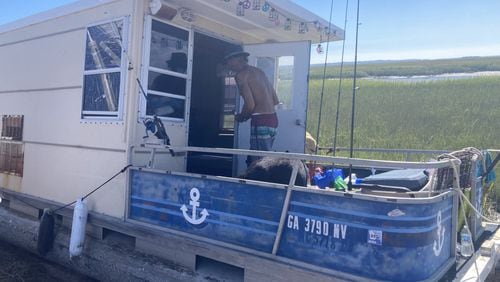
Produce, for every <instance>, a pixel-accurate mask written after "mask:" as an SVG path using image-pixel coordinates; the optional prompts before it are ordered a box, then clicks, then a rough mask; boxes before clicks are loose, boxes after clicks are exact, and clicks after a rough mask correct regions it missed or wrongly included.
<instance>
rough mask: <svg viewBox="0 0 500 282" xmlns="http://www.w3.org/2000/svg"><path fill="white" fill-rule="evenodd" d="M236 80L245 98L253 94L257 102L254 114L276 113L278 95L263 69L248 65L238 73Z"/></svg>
mask: <svg viewBox="0 0 500 282" xmlns="http://www.w3.org/2000/svg"><path fill="white" fill-rule="evenodd" d="M236 82H237V83H238V87H239V88H240V93H241V95H242V96H243V99H244V100H246V99H245V97H246V96H252V98H253V100H254V103H255V106H254V108H253V110H252V114H264V113H266V114H268V113H274V111H275V110H274V106H275V105H277V104H278V97H277V96H276V92H275V91H274V89H273V87H272V85H271V83H270V82H269V80H268V79H267V77H266V75H265V74H264V72H263V71H262V70H260V69H258V68H256V67H253V66H249V65H247V66H246V68H244V69H243V70H242V71H240V72H239V73H238V74H237V75H236Z"/></svg>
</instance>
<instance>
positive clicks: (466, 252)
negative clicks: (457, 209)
mask: <svg viewBox="0 0 500 282" xmlns="http://www.w3.org/2000/svg"><path fill="white" fill-rule="evenodd" d="M460 242H461V245H460V253H461V254H462V256H464V257H470V256H472V254H473V253H474V249H473V246H472V237H471V234H470V231H469V228H467V225H464V227H463V228H462V231H461V232H460Z"/></svg>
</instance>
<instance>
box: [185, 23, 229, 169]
mask: <svg viewBox="0 0 500 282" xmlns="http://www.w3.org/2000/svg"><path fill="white" fill-rule="evenodd" d="M193 45H194V48H193V71H192V82H191V105H190V109H189V135H188V145H189V146H194V147H209V148H233V147H234V143H235V141H234V136H235V134H234V112H235V110H236V101H237V99H236V98H237V96H238V92H237V87H236V84H235V83H234V79H233V78H231V77H228V76H226V72H225V71H224V70H223V58H224V54H225V53H226V50H228V49H229V48H231V47H232V46H233V44H231V43H228V42H226V41H223V40H220V39H217V38H214V37H211V36H208V35H206V34H203V33H200V32H195V33H194V44H193ZM187 171H188V172H193V173H201V174H208V175H222V176H232V175H233V156H232V155H224V154H211V153H198V152H190V153H189V154H188V156H187Z"/></svg>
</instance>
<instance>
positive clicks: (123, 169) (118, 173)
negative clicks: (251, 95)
mask: <svg viewBox="0 0 500 282" xmlns="http://www.w3.org/2000/svg"><path fill="white" fill-rule="evenodd" d="M131 166H132V165H130V164H129V165H127V166H125V167H124V168H122V169H121V170H120V171H119V172H117V173H116V174H115V175H113V176H112V177H111V178H110V179H108V180H106V181H105V182H104V183H102V184H101V185H99V186H98V187H97V188H95V189H94V190H92V191H91V192H90V193H88V194H87V195H85V196H83V197H82V201H83V200H85V198H87V197H88V196H90V195H92V194H93V193H94V192H96V191H97V190H99V189H100V188H101V187H103V186H104V185H106V184H108V182H110V181H111V180H113V179H114V178H115V177H117V176H118V175H120V174H122V173H124V172H125V171H126V170H127V168H129V167H131ZM74 203H76V201H73V202H71V203H68V204H66V205H64V206H62V207H59V208H57V209H55V210H53V211H52V212H54V213H55V212H57V211H60V210H62V209H64V208H66V207H69V206H71V205H72V204H74Z"/></svg>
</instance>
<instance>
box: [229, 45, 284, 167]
mask: <svg viewBox="0 0 500 282" xmlns="http://www.w3.org/2000/svg"><path fill="white" fill-rule="evenodd" d="M248 55H249V54H248V53H247V52H244V51H243V50H242V49H241V47H239V48H238V49H236V50H235V51H233V52H230V53H229V54H227V55H226V56H225V57H224V60H225V62H226V65H227V66H228V68H229V69H230V70H231V71H233V72H235V73H236V76H235V79H236V83H237V84H238V88H239V93H240V95H241V97H243V102H244V104H243V108H242V110H241V112H240V113H239V114H236V116H235V120H236V121H237V122H245V121H247V120H248V119H250V120H251V122H250V150H260V151H270V150H271V149H272V147H273V143H274V139H275V137H276V133H277V130H278V117H277V115H276V112H275V109H274V106H275V105H277V104H278V103H279V101H278V96H277V95H276V91H275V90H274V88H273V86H272V85H271V83H270V82H269V80H268V79H267V77H266V75H265V73H264V72H263V71H262V70H260V69H258V68H256V67H253V66H250V65H248V58H247V57H248ZM255 159H257V158H255V157H250V156H249V157H248V158H247V165H250V163H251V162H252V161H254V160H255Z"/></svg>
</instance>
